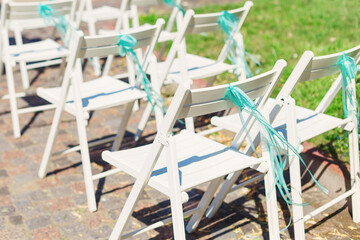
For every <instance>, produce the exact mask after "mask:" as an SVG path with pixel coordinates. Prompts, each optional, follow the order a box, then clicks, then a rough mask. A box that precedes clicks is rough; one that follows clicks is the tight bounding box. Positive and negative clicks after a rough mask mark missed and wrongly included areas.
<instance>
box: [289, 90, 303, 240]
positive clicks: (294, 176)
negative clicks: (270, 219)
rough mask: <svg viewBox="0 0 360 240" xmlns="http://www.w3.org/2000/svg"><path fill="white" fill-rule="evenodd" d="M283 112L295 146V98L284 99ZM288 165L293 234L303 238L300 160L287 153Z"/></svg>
mask: <svg viewBox="0 0 360 240" xmlns="http://www.w3.org/2000/svg"><path fill="white" fill-rule="evenodd" d="M284 103H285V104H284V112H286V115H287V120H286V130H287V140H288V142H289V143H290V144H291V145H293V146H297V145H298V144H299V140H298V138H297V136H298V132H297V126H296V113H295V100H294V99H292V98H291V97H288V98H287V99H285V101H284ZM288 154H289V156H290V158H289V165H290V166H291V167H290V182H291V198H292V200H293V201H294V203H296V204H295V205H293V206H292V212H293V213H292V216H293V221H294V235H295V236H296V238H297V239H303V240H305V226H304V222H303V221H302V220H301V219H302V218H303V215H304V210H303V206H302V205H301V204H302V203H303V200H302V196H301V180H300V181H299V179H301V175H300V174H301V170H300V160H299V158H298V157H297V156H296V155H293V154H291V155H290V153H288Z"/></svg>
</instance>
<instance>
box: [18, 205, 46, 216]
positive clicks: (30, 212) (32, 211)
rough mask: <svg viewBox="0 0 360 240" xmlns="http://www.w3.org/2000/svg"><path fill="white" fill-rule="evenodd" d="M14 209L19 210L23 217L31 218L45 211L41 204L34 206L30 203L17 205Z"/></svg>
mask: <svg viewBox="0 0 360 240" xmlns="http://www.w3.org/2000/svg"><path fill="white" fill-rule="evenodd" d="M16 210H17V211H18V212H20V213H21V215H22V216H23V217H24V218H25V219H32V218H34V217H36V216H39V215H42V214H43V213H45V212H46V210H45V208H44V207H43V206H36V207H34V206H32V205H26V206H21V207H17V209H16Z"/></svg>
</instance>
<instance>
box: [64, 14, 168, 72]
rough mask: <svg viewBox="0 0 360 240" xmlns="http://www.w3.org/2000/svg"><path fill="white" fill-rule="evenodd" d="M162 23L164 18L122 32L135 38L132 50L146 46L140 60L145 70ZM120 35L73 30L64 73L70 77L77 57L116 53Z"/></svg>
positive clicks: (103, 55)
mask: <svg viewBox="0 0 360 240" xmlns="http://www.w3.org/2000/svg"><path fill="white" fill-rule="evenodd" d="M163 25H164V20H163V19H158V20H157V22H156V24H155V25H146V26H142V27H139V28H136V29H135V28H134V29H131V30H129V31H127V32H123V35H125V34H129V35H131V36H133V37H134V38H135V39H136V40H137V43H136V46H134V47H133V50H136V49H143V48H146V52H145V57H144V59H143V62H142V67H143V69H144V71H146V69H147V67H148V66H149V60H150V55H151V54H152V53H153V51H154V48H155V45H156V42H157V40H158V38H159V34H160V32H161V30H162V28H163ZM120 36H121V34H111V35H97V36H84V33H83V32H82V31H79V30H77V31H74V33H73V34H72V41H71V43H72V45H71V46H70V50H71V52H72V54H71V55H70V57H69V59H68V64H67V69H66V73H68V74H69V75H67V76H66V77H70V74H71V72H72V71H73V69H74V68H75V64H76V62H77V60H79V59H84V58H92V57H105V56H108V55H118V53H119V45H118V42H119V39H120Z"/></svg>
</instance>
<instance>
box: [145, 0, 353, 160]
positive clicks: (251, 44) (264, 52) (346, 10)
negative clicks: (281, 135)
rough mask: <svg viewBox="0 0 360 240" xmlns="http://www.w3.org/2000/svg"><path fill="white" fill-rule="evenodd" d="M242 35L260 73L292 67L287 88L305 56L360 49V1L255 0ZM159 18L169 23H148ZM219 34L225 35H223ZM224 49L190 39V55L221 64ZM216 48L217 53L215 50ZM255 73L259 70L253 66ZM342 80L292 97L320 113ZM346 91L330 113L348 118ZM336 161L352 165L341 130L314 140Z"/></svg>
mask: <svg viewBox="0 0 360 240" xmlns="http://www.w3.org/2000/svg"><path fill="white" fill-rule="evenodd" d="M253 2H254V6H253V7H252V9H251V11H250V13H249V15H248V17H247V19H246V21H245V23H244V25H243V27H242V29H241V33H242V34H243V38H244V41H245V47H246V51H247V52H249V53H251V54H252V55H253V56H254V57H255V58H257V59H258V60H259V61H260V62H261V65H262V66H261V69H260V72H265V71H268V70H270V69H271V68H272V67H273V65H274V63H275V62H276V61H277V60H278V59H285V60H286V61H287V62H288V67H287V68H286V70H285V72H284V74H283V77H282V79H281V83H280V84H279V85H278V87H277V88H276V90H275V92H274V96H276V94H277V92H278V91H279V89H280V88H281V86H282V84H283V83H284V82H285V80H286V79H287V78H288V76H289V75H290V73H291V71H292V70H293V68H294V66H295V64H296V63H297V61H298V60H299V58H300V57H301V55H302V53H303V52H304V51H305V50H311V51H313V52H314V53H315V56H316V55H324V54H330V53H333V52H337V51H341V50H346V49H349V48H351V47H354V46H357V45H359V44H360V31H359V26H360V16H359V11H360V1H359V0H330V1H329V0H292V1H286V0H282V1H281V0H269V1H265V0H254V1H253ZM243 5H244V1H238V2H236V3H231V4H225V5H220V4H218V5H206V6H202V7H200V8H197V9H194V10H195V13H210V12H218V11H221V10H229V9H233V8H237V7H241V6H243ZM158 17H164V18H167V16H162V15H161V14H160V15H159V14H157V13H156V11H154V12H153V13H152V14H150V15H147V16H143V17H142V22H154V21H155V19H157V18H158ZM219 32H221V31H220V30H219ZM223 43H224V36H223V35H222V34H210V33H209V34H202V35H192V36H189V37H187V50H188V52H191V53H195V54H199V55H203V56H207V57H212V58H216V57H217V55H218V54H219V52H220V50H221V48H222V46H223ZM209 46H211V47H209ZM249 63H250V67H251V69H252V70H253V72H255V71H256V70H258V68H257V67H256V65H255V64H254V63H252V62H251V61H249ZM359 76H360V74H358V78H357V81H356V91H357V98H358V99H359V98H360V79H359ZM335 77H336V76H332V77H330V78H323V79H320V80H316V81H309V82H304V83H300V84H299V85H298V86H297V88H296V89H295V91H294V92H293V94H292V97H294V98H295V100H296V103H297V104H298V105H300V106H305V107H308V108H315V107H316V106H317V104H318V103H319V102H320V100H321V99H322V97H323V96H324V94H325V93H326V91H327V90H328V88H329V87H330V85H331V83H332V81H333V80H334V79H335ZM235 80H236V79H235V78H234V76H232V74H222V75H221V76H219V77H218V79H217V82H216V83H217V84H221V83H228V82H231V81H235ZM341 98H342V96H341V91H340V93H339V94H338V96H337V97H336V99H335V101H334V102H333V103H332V105H331V106H330V107H329V108H328V110H327V111H326V113H328V114H331V115H333V116H338V117H343V116H344V114H343V108H342V99H341ZM311 142H312V143H313V144H314V145H316V146H318V147H320V148H321V149H322V150H324V151H325V152H327V153H328V154H330V155H331V156H332V157H334V158H339V159H341V160H344V161H348V153H347V142H348V141H347V136H346V134H345V133H344V132H342V131H340V130H335V131H332V132H329V133H326V134H323V135H321V136H318V137H316V138H314V139H312V140H311Z"/></svg>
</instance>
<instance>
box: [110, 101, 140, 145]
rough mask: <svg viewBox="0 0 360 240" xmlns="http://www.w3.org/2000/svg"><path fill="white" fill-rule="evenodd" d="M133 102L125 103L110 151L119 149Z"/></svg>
mask: <svg viewBox="0 0 360 240" xmlns="http://www.w3.org/2000/svg"><path fill="white" fill-rule="evenodd" d="M134 103H135V102H130V103H128V104H127V105H126V108H125V112H124V116H123V117H122V120H121V124H120V127H119V130H118V133H117V135H116V137H115V140H114V143H113V145H112V148H111V151H117V150H119V149H120V145H121V142H122V140H123V138H124V135H125V131H126V126H127V124H128V122H129V119H130V116H131V113H132V109H133V107H134Z"/></svg>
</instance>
